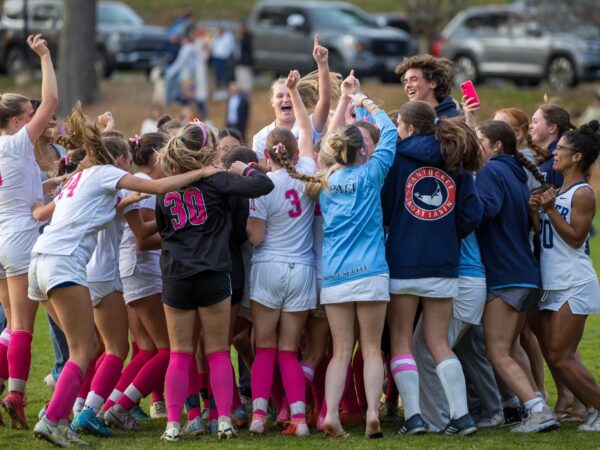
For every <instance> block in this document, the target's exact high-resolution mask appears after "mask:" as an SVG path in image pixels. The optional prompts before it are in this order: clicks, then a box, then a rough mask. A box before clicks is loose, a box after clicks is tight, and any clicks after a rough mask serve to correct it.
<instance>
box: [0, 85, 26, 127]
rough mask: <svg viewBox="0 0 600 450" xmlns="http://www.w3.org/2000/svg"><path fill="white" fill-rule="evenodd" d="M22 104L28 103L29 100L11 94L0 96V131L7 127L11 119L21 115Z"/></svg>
mask: <svg viewBox="0 0 600 450" xmlns="http://www.w3.org/2000/svg"><path fill="white" fill-rule="evenodd" d="M24 103H29V99H28V98H27V97H25V96H24V95H21V94H11V93H7V94H1V95H0V130H3V129H5V128H6V127H8V122H9V121H10V119H11V118H13V117H16V116H19V115H21V114H22V112H23V104H24Z"/></svg>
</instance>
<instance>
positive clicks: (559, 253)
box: [540, 182, 597, 290]
mask: <svg viewBox="0 0 600 450" xmlns="http://www.w3.org/2000/svg"><path fill="white" fill-rule="evenodd" d="M581 188H587V189H590V190H591V189H592V188H591V186H590V185H589V184H587V183H584V182H581V183H577V184H575V185H573V186H571V187H570V188H569V189H567V190H566V191H565V192H562V193H559V194H557V196H556V201H555V207H556V210H557V211H558V212H559V213H560V215H561V216H562V217H563V219H565V220H566V221H567V222H568V223H571V209H572V206H571V203H572V201H573V196H574V195H575V192H577V190H578V189H581ZM541 227H542V254H541V262H540V268H541V271H542V285H543V287H544V289H545V290H560V289H568V288H572V287H575V286H580V285H582V284H586V283H589V282H590V281H593V280H595V279H596V277H597V276H596V272H595V271H594V267H593V265H592V260H591V259H590V256H589V253H590V252H589V249H590V247H589V236H588V238H586V240H585V243H584V244H583V245H582V246H581V247H579V248H573V247H571V246H570V245H569V244H567V243H566V242H565V241H564V240H563V238H561V237H560V235H559V234H558V233H557V232H556V230H555V229H554V227H553V226H552V223H551V222H550V219H549V218H548V215H547V214H546V213H545V212H544V213H542V216H541Z"/></svg>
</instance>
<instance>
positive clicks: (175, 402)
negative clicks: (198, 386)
mask: <svg viewBox="0 0 600 450" xmlns="http://www.w3.org/2000/svg"><path fill="white" fill-rule="evenodd" d="M192 365H195V362H194V354H193V353H191V352H171V358H170V360H169V366H168V368H167V374H166V380H165V381H166V383H165V384H166V388H167V422H177V423H179V422H180V421H181V410H182V409H183V404H184V403H185V398H186V396H187V394H188V391H189V386H190V366H192Z"/></svg>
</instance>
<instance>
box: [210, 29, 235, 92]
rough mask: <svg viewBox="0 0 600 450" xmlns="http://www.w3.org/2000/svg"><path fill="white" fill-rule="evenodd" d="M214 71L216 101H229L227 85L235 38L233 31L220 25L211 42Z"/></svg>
mask: <svg viewBox="0 0 600 450" xmlns="http://www.w3.org/2000/svg"><path fill="white" fill-rule="evenodd" d="M210 51H211V56H212V64H213V69H214V71H215V89H216V90H215V93H214V94H213V100H214V101H223V100H225V99H227V83H228V82H229V75H230V71H231V68H230V66H229V62H230V60H231V58H232V57H233V52H234V51H235V37H234V36H233V33H231V31H228V30H226V29H225V27H224V26H223V25H220V26H219V28H218V29H217V34H216V35H215V36H213V38H212V40H211V41H210Z"/></svg>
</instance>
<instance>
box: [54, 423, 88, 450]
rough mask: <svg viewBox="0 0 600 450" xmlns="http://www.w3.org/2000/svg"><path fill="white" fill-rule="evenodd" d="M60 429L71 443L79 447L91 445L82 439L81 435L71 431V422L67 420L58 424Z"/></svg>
mask: <svg viewBox="0 0 600 450" xmlns="http://www.w3.org/2000/svg"><path fill="white" fill-rule="evenodd" d="M58 429H59V431H60V432H61V433H63V434H64V435H65V436H66V437H67V440H68V441H69V442H71V443H73V444H77V445H90V444H88V443H87V442H86V441H84V440H83V439H81V438H80V437H79V435H78V434H77V433H76V432H75V431H73V430H72V429H71V427H70V426H69V421H68V420H67V419H64V420H61V421H60V422H58Z"/></svg>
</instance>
